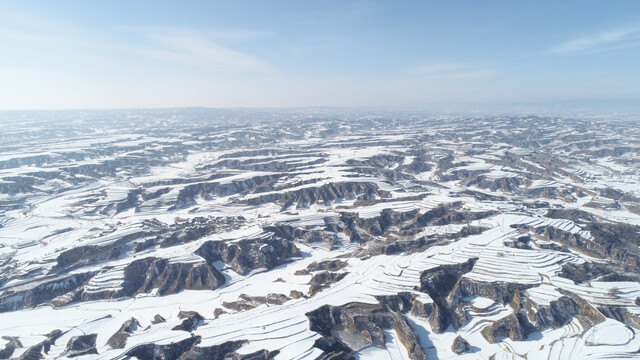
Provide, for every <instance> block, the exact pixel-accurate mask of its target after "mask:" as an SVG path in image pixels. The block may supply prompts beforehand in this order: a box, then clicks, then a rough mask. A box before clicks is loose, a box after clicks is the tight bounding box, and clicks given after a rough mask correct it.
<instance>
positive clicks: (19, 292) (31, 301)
mask: <svg viewBox="0 0 640 360" xmlns="http://www.w3.org/2000/svg"><path fill="white" fill-rule="evenodd" d="M93 275H95V272H85V273H78V274H73V275H68V276H65V277H58V278H55V279H45V280H44V281H39V283H36V284H33V283H31V284H20V285H17V286H14V287H9V288H6V290H5V291H4V292H3V293H2V295H0V312H6V311H13V310H17V309H24V308H28V307H34V306H37V305H40V304H44V303H46V302H48V301H51V300H53V299H54V298H56V297H58V296H60V295H63V294H66V293H68V292H70V291H73V290H75V289H77V288H79V287H80V286H82V285H83V284H84V283H85V282H86V281H88V280H89V279H90V278H91V277H92V276H93Z"/></svg>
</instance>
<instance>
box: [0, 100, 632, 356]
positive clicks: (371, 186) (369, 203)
mask: <svg viewBox="0 0 640 360" xmlns="http://www.w3.org/2000/svg"><path fill="white" fill-rule="evenodd" d="M24 116H25V117H26V120H25V118H24V117H21V118H18V117H17V116H16V117H15V118H12V117H11V116H8V115H6V116H5V117H7V118H6V119H4V120H3V134H1V135H0V274H1V277H0V335H1V336H2V337H1V339H0V359H9V358H20V359H39V358H47V359H49V358H67V357H78V358H82V359H125V358H138V359H178V358H180V359H191V358H198V359H209V358H213V359H271V358H275V359H317V358H319V359H352V358H355V359H448V358H454V357H456V358H457V357H460V358H466V359H490V358H492V359H599V358H607V359H611V358H638V357H640V355H639V351H640V338H639V336H638V335H639V331H640V249H639V247H638V246H639V245H640V126H638V123H637V122H636V123H633V122H628V121H626V122H622V121H616V119H600V120H597V121H594V120H593V119H589V120H581V119H564V118H542V117H535V116H527V117H524V116H523V117H517V116H509V117H507V116H485V117H453V116H451V117H442V116H438V117H436V116H428V115H423V114H409V113H399V114H394V113H384V114H376V115H375V116H372V115H367V114H360V113H357V112H348V113H347V112H345V113H340V112H332V113H322V112H321V113H311V112H281V113H277V112H257V111H256V112H249V113H246V112H243V111H240V110H237V111H236V110H225V111H222V110H220V111H213V110H211V111H208V110H205V109H192V110H184V111H182V112H181V111H180V110H166V111H148V112H145V111H138V112H136V111H130V112H111V113H106V112H105V113H97V112H89V113H72V112H69V113H54V114H46V113H42V114H36V113H31V114H27V115H24Z"/></svg>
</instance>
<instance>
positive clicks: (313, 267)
mask: <svg viewBox="0 0 640 360" xmlns="http://www.w3.org/2000/svg"><path fill="white" fill-rule="evenodd" d="M347 265H348V263H347V262H346V261H342V260H338V259H334V260H325V261H321V262H312V263H311V264H309V266H307V268H306V269H305V270H298V271H296V272H295V273H294V275H306V274H309V273H310V272H314V271H337V270H340V269H342V268H344V267H345V266H347Z"/></svg>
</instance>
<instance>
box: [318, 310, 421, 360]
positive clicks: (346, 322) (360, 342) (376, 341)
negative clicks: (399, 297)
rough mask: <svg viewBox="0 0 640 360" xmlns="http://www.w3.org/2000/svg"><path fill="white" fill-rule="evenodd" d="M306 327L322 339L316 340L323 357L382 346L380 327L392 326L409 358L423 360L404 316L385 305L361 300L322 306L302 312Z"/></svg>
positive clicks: (346, 354)
mask: <svg viewBox="0 0 640 360" xmlns="http://www.w3.org/2000/svg"><path fill="white" fill-rule="evenodd" d="M306 315H307V317H308V318H309V324H310V327H309V329H310V330H312V331H316V332H318V333H320V334H322V335H323V336H324V337H325V339H326V340H323V341H321V342H319V343H318V342H316V345H317V346H316V347H318V348H320V349H321V350H323V351H324V352H325V354H324V355H323V356H325V358H327V359H333V358H349V356H351V354H353V352H354V351H359V350H361V349H363V348H366V347H369V346H376V347H380V348H385V342H386V340H385V335H384V331H383V329H393V330H395V331H396V333H397V334H398V338H399V339H400V341H401V342H402V344H403V345H404V346H405V347H406V349H407V351H408V352H409V357H410V358H411V359H412V360H425V359H426V355H425V354H424V352H423V351H422V348H421V347H420V346H419V345H418V339H417V338H416V335H415V333H414V332H413V329H412V328H411V326H409V324H408V323H407V321H406V320H405V318H404V316H403V315H402V314H401V313H400V312H397V311H393V310H391V309H390V308H389V307H385V306H381V305H371V304H365V303H349V304H346V305H344V306H339V307H334V306H329V305H325V306H322V307H320V308H318V309H316V310H314V311H311V312H309V313H307V314H306Z"/></svg>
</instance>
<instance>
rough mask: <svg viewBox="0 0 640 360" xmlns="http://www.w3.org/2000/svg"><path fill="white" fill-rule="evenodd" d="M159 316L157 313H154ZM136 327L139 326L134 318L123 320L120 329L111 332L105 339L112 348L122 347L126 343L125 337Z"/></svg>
mask: <svg viewBox="0 0 640 360" xmlns="http://www.w3.org/2000/svg"><path fill="white" fill-rule="evenodd" d="M156 316H159V315H156ZM138 327H140V323H139V322H138V320H136V319H135V318H131V319H129V320H127V321H125V322H124V323H123V324H122V326H121V327H120V329H119V330H118V331H116V333H115V334H113V335H112V336H111V337H110V338H109V340H107V345H109V346H111V347H112V348H114V349H123V348H124V346H125V345H126V344H127V338H128V337H129V336H130V335H131V334H133V333H134V332H135V331H136V330H137V329H138Z"/></svg>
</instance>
